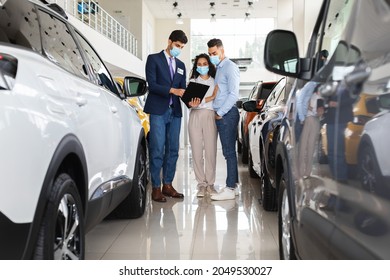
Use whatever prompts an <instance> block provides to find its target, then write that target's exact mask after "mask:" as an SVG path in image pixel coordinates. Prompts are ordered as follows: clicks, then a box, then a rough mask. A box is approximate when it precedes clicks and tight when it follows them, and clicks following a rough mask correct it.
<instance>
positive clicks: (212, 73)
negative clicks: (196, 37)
mask: <svg viewBox="0 0 390 280" xmlns="http://www.w3.org/2000/svg"><path fill="white" fill-rule="evenodd" d="M200 58H205V59H206V60H207V63H208V64H209V75H210V76H211V77H213V78H215V73H216V72H217V70H216V69H215V65H214V64H212V63H211V61H210V57H209V56H208V55H207V54H205V53H201V54H200V55H197V56H196V57H195V59H194V65H193V66H192V70H191V75H190V79H196V78H198V77H199V75H200V74H199V73H198V71H196V67H198V66H197V64H198V60H199V59H200Z"/></svg>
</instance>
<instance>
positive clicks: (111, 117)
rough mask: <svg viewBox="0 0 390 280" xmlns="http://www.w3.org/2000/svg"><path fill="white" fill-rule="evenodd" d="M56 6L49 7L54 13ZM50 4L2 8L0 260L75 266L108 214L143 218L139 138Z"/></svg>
mask: <svg viewBox="0 0 390 280" xmlns="http://www.w3.org/2000/svg"><path fill="white" fill-rule="evenodd" d="M55 8H56V9H55ZM54 10H57V11H60V9H59V8H58V6H52V5H49V7H47V6H46V5H42V4H40V3H39V2H34V1H26V0H8V1H7V0H5V1H4V0H2V1H0V178H1V181H2V182H1V185H0V192H1V195H0V228H1V230H0V259H83V258H84V248H85V233H86V232H87V231H88V230H89V229H91V228H92V227H93V226H94V225H96V224H97V223H99V222H100V221H101V220H102V219H103V218H104V217H105V216H107V215H108V214H109V213H111V212H112V211H113V210H115V211H114V213H115V215H116V216H117V217H123V218H136V217H139V216H141V215H142V214H143V212H144V210H145V197H146V196H145V192H146V172H145V170H146V169H145V167H146V140H145V137H144V131H143V128H142V126H141V124H140V120H139V118H138V116H137V114H136V112H135V111H134V110H133V109H132V108H131V107H130V106H129V105H128V104H127V102H126V101H125V100H123V99H125V98H126V97H130V96H136V95H142V94H144V93H145V92H146V90H147V87H146V82H145V81H144V80H142V79H138V78H131V77H126V79H125V94H126V96H120V93H119V91H118V89H117V87H116V85H115V82H114V81H113V79H112V77H111V75H110V73H109V72H108V70H107V68H106V67H105V65H104V63H103V61H102V60H101V59H100V57H99V56H98V54H97V53H96V52H95V51H94V49H93V48H92V46H91V45H90V44H89V43H88V42H87V40H85V38H84V37H83V36H82V35H81V34H80V32H79V31H77V30H76V29H75V28H74V27H72V26H71V25H70V24H69V22H68V21H67V20H66V15H65V13H63V14H62V15H60V14H59V13H57V12H55V11H54Z"/></svg>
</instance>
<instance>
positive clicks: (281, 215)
mask: <svg viewBox="0 0 390 280" xmlns="http://www.w3.org/2000/svg"><path fill="white" fill-rule="evenodd" d="M278 205H279V209H278V210H279V211H278V228H279V232H278V236H279V257H280V259H281V260H293V259H296V256H295V247H294V242H293V240H292V231H291V215H290V214H291V206H290V203H289V198H288V194H287V181H286V177H285V172H283V174H282V176H281V179H280V183H279V198H278Z"/></svg>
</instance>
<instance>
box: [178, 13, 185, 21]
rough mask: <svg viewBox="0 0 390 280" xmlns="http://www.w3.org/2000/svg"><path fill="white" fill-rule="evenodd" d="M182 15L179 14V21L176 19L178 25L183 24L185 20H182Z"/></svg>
mask: <svg viewBox="0 0 390 280" xmlns="http://www.w3.org/2000/svg"><path fill="white" fill-rule="evenodd" d="M181 16H182V14H181V13H178V14H177V19H176V24H183V23H184V22H183V19H182V18H181Z"/></svg>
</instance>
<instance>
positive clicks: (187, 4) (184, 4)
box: [144, 0, 277, 20]
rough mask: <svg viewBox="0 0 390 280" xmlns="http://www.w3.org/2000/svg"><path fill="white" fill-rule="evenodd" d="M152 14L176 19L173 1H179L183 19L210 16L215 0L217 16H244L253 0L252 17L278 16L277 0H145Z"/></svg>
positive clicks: (229, 17) (162, 17)
mask: <svg viewBox="0 0 390 280" xmlns="http://www.w3.org/2000/svg"><path fill="white" fill-rule="evenodd" d="M144 2H145V3H146V5H147V6H148V7H149V9H150V11H151V12H152V14H153V15H154V16H155V17H156V18H159V19H175V18H177V13H174V12H172V9H173V7H174V6H173V3H174V2H177V3H178V5H177V8H178V9H179V12H180V13H181V14H182V16H181V18H183V19H206V18H210V17H211V16H210V12H209V9H210V2H214V3H215V5H214V8H215V18H216V19H217V20H218V19H233V18H244V17H245V13H246V12H247V9H248V2H252V3H253V4H252V6H253V11H252V12H251V15H250V17H252V18H262V17H268V18H269V17H276V16H277V0H249V1H247V0H215V1H211V0H176V1H174V0H144Z"/></svg>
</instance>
